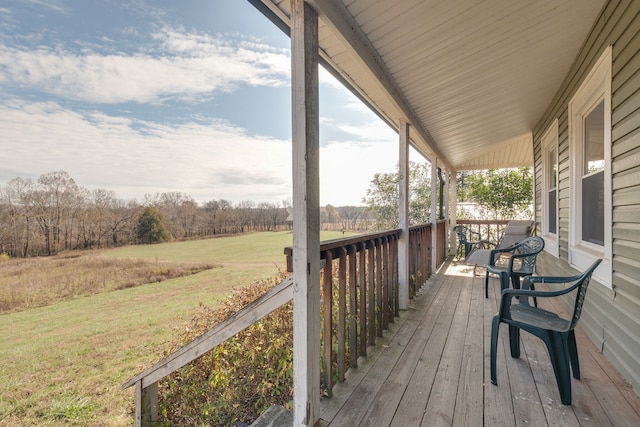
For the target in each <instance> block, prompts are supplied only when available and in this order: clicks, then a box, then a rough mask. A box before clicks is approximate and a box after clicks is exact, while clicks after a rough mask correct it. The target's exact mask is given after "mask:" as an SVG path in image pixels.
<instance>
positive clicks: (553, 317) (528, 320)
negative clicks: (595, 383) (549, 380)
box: [490, 259, 602, 405]
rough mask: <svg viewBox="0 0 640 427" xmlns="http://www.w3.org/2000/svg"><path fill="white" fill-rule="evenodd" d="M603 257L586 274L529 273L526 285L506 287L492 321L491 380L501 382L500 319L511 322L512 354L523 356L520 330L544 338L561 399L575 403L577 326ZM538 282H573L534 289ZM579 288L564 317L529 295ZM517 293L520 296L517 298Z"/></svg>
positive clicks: (544, 295) (556, 294) (558, 293)
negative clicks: (553, 288) (573, 381)
mask: <svg viewBox="0 0 640 427" xmlns="http://www.w3.org/2000/svg"><path fill="white" fill-rule="evenodd" d="M601 261H602V260H601V259H598V260H596V261H595V262H594V263H593V264H591V266H590V267H589V268H588V269H587V270H586V271H585V272H584V273H582V274H579V275H577V276H570V277H554V276H527V277H525V279H524V282H523V285H522V289H505V290H503V291H502V297H501V300H500V311H499V312H498V313H497V314H496V315H495V316H493V321H492V324H491V353H490V357H491V383H492V384H494V385H497V384H498V382H497V379H496V355H497V347H498V332H499V327H500V323H506V324H508V325H509V347H510V348H511V357H515V358H518V357H520V330H521V329H522V330H524V331H526V332H529V333H531V334H533V335H535V336H537V337H538V338H540V339H541V340H542V341H544V343H545V345H546V346H547V350H548V352H549V357H550V359H551V365H552V366H553V372H554V374H555V376H556V382H557V384H558V390H559V392H560V400H561V401H562V404H563V405H571V376H570V372H569V369H571V370H572V371H573V377H574V378H576V379H580V365H579V362H578V347H577V345H576V336H575V333H574V328H575V327H576V325H577V324H578V320H579V319H580V314H581V313H582V305H583V303H584V299H585V295H586V293H587V288H588V286H589V281H590V280H591V276H592V274H593V271H594V270H595V269H596V267H598V265H599V264H600V262H601ZM534 283H557V284H567V283H568V284H571V283H572V284H571V285H570V286H569V287H566V288H563V289H561V290H558V291H534V290H531V289H530V288H531V286H532V285H533V284H534ZM573 291H575V292H576V295H575V302H574V304H573V313H572V314H571V318H570V319H563V318H561V317H560V316H558V315H557V314H556V313H553V312H550V311H547V310H543V309H541V308H537V307H532V306H531V305H530V304H529V297H535V298H556V297H559V296H561V295H565V294H568V293H570V292H573ZM514 297H519V298H518V299H515V300H514Z"/></svg>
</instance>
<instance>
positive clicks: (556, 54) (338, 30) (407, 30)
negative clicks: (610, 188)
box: [250, 0, 605, 170]
mask: <svg viewBox="0 0 640 427" xmlns="http://www.w3.org/2000/svg"><path fill="white" fill-rule="evenodd" d="M250 1H252V3H254V4H258V3H260V2H261V3H262V5H258V6H260V8H261V9H262V10H263V13H265V14H266V15H267V16H268V17H269V18H270V19H272V20H274V22H277V21H281V22H280V25H282V26H284V27H286V26H288V25H289V16H290V1H289V0H250ZM308 3H309V4H310V5H312V6H313V7H314V8H315V9H316V11H317V12H318V14H319V17H320V26H319V39H320V50H321V52H320V54H321V57H322V59H323V60H324V62H325V64H326V65H327V66H328V67H329V68H331V71H332V72H333V73H334V74H336V75H338V76H339V77H340V78H341V79H342V80H343V81H344V82H345V83H346V84H347V85H348V86H349V87H350V88H351V90H352V91H354V93H356V94H358V96H360V97H361V99H363V100H364V101H365V102H366V103H368V104H369V106H370V107H371V108H373V109H374V110H375V112H376V113H377V114H378V115H379V116H381V117H382V118H383V119H384V120H386V121H387V122H388V123H390V124H391V125H392V126H394V127H395V128H397V122H398V119H399V118H406V119H407V120H408V122H409V123H410V124H411V126H412V127H411V140H412V145H413V146H414V147H415V148H416V149H417V150H418V151H419V152H420V153H421V154H423V155H424V156H425V157H427V158H428V159H429V160H433V159H434V158H435V157H437V158H438V161H439V162H440V163H441V164H444V165H445V166H446V167H448V168H450V169H454V170H465V169H487V168H499V167H513V166H523V165H532V164H533V147H532V130H533V127H534V126H535V125H536V123H537V122H538V121H539V119H540V118H541V117H542V115H543V113H544V111H545V109H546V108H547V107H548V106H549V104H550V103H551V100H552V98H553V96H554V95H555V93H556V91H557V90H558V88H559V87H560V85H561V83H562V81H563V79H564V78H565V75H566V73H567V71H568V70H569V67H570V66H571V64H572V63H573V61H574V59H575V57H576V55H577V53H578V50H579V49H580V47H581V46H582V44H583V42H584V40H585V38H586V36H587V34H588V32H589V30H590V29H591V27H592V26H593V23H594V21H595V19H596V17H597V15H598V13H599V12H600V9H601V8H602V6H603V5H604V3H605V0H483V1H478V0H395V1H389V0H309V1H308ZM262 6H266V9H265V8H264V7H262ZM267 9H268V10H267Z"/></svg>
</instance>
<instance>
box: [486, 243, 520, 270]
mask: <svg viewBox="0 0 640 427" xmlns="http://www.w3.org/2000/svg"><path fill="white" fill-rule="evenodd" d="M517 246H518V245H517V244H516V245H513V246H509V247H508V248H496V249H491V252H490V253H489V265H491V266H495V265H496V255H498V254H502V253H506V252H513V251H514V250H515V248H516V247H517Z"/></svg>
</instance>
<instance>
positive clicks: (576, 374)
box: [567, 330, 580, 380]
mask: <svg viewBox="0 0 640 427" xmlns="http://www.w3.org/2000/svg"><path fill="white" fill-rule="evenodd" d="M567 345H568V347H569V348H568V350H569V360H570V362H571V371H572V372H573V378H575V379H577V380H579V379H580V362H579V361H578V345H577V344H576V334H575V333H574V332H573V330H571V331H569V333H568V334H567Z"/></svg>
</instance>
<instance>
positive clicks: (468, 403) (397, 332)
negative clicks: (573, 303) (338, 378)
mask: <svg viewBox="0 0 640 427" xmlns="http://www.w3.org/2000/svg"><path fill="white" fill-rule="evenodd" d="M499 295H500V292H499V285H498V283H497V280H496V279H490V282H489V298H488V299H486V298H485V297H484V276H483V275H482V276H474V275H473V269H472V268H468V267H466V266H463V265H460V264H455V263H451V264H447V265H445V267H443V269H441V271H440V272H439V273H438V274H437V275H435V276H433V277H432V278H431V279H430V280H429V281H428V282H427V283H426V284H425V286H423V288H422V289H421V290H420V292H419V293H418V295H417V296H416V298H414V299H413V300H412V301H411V303H410V308H409V310H406V311H404V312H403V313H402V314H401V316H400V317H399V318H398V319H396V322H395V323H392V324H390V326H389V330H387V331H385V337H384V338H381V339H380V338H379V339H378V340H377V341H376V344H377V345H376V346H374V347H373V348H370V350H369V351H368V354H367V356H366V357H361V358H360V359H359V362H358V368H357V369H353V370H351V371H349V372H348V374H347V379H346V381H345V382H344V383H339V384H337V385H336V387H335V388H334V395H333V397H332V398H328V399H325V400H323V401H322V404H321V417H322V421H321V425H323V426H334V427H338V426H348V427H354V426H384V425H391V426H413V425H425V426H427V425H428V426H434V425H443V426H445V425H456V426H458V425H459V426H481V425H492V426H494V425H495V426H513V425H521V426H525V425H526V426H530V425H563V426H595V425H598V426H629V425H640V397H638V396H637V395H636V394H635V392H634V391H633V390H632V389H631V388H630V387H629V385H628V384H626V383H625V381H624V380H623V379H622V378H621V377H620V375H619V374H618V373H617V372H616V371H615V369H613V368H612V367H611V365H610V364H609V362H607V360H606V359H605V358H604V356H603V355H602V354H600V353H599V352H598V350H597V349H596V347H595V346H594V345H593V344H592V343H591V342H590V341H589V340H588V339H587V337H586V336H585V335H584V333H583V332H582V331H580V330H579V327H578V329H577V330H576V331H577V333H576V336H577V340H578V347H579V350H578V351H579V354H580V367H581V374H582V378H581V380H575V379H572V392H573V405H572V406H565V405H562V404H560V396H559V393H558V388H557V385H556V381H555V376H554V374H553V370H552V368H551V364H550V362H549V356H548V354H547V351H546V349H545V347H544V344H543V343H542V341H541V340H539V339H537V338H535V337H532V336H530V335H529V334H526V333H524V332H523V333H521V355H520V358H519V359H514V358H512V357H511V355H510V351H509V338H508V330H507V327H506V326H505V325H504V324H503V325H502V326H501V328H500V339H499V344H498V361H497V363H498V372H497V375H498V385H497V386H494V385H492V384H491V382H490V375H489V343H490V336H491V319H492V317H493V315H494V314H495V313H496V311H497V301H498V299H499ZM554 309H556V310H558V309H560V307H559V306H555V305H554Z"/></svg>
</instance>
